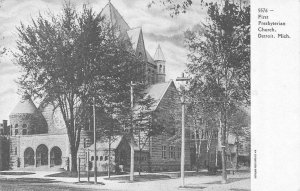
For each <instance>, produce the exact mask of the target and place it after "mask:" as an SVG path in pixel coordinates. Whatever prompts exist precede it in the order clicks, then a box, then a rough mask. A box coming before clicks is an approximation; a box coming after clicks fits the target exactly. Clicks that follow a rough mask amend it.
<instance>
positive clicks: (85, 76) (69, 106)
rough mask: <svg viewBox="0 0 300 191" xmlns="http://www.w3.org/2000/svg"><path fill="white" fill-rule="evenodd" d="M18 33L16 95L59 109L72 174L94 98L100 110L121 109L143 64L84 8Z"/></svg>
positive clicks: (65, 11)
mask: <svg viewBox="0 0 300 191" xmlns="http://www.w3.org/2000/svg"><path fill="white" fill-rule="evenodd" d="M17 30H18V35H19V38H18V41H17V46H18V52H16V53H15V57H16V64H17V65H18V66H20V68H21V69H22V71H23V74H22V76H21V77H20V78H19V85H20V91H21V92H23V93H24V92H27V93H29V94H30V95H31V96H33V97H34V98H39V99H42V100H43V103H44V104H45V105H47V104H55V107H56V108H58V109H60V111H61V113H62V115H63V119H64V122H65V125H66V128H67V132H68V137H69V141H70V146H71V155H72V168H71V170H72V171H76V169H77V168H76V166H77V165H76V154H77V150H78V146H79V140H80V132H81V129H82V128H83V127H84V126H85V125H86V124H87V123H88V119H89V118H90V116H91V109H90V108H91V105H92V104H93V98H95V104H96V106H97V108H101V109H100V110H101V111H102V112H106V111H108V110H110V111H112V112H114V111H120V110H122V109H123V108H122V105H126V104H127V105H128V103H129V101H128V100H130V99H129V97H130V94H129V87H130V81H141V79H142V76H141V72H139V68H140V67H141V66H143V64H144V63H143V61H141V60H138V59H137V58H136V57H135V55H134V53H133V52H131V51H130V49H128V41H127V40H126V39H123V38H121V37H119V36H117V35H116V34H117V29H116V28H115V27H114V26H111V25H110V24H109V23H107V22H106V21H105V20H104V18H103V17H101V16H100V15H99V14H96V13H94V12H93V10H92V9H90V8H87V7H86V6H85V5H84V6H83V9H82V12H78V11H76V10H75V9H74V8H72V7H70V5H68V4H66V5H65V6H64V7H63V9H62V13H61V14H60V15H54V14H52V13H50V14H48V15H46V16H42V15H39V17H37V18H36V19H32V23H31V25H28V26H25V25H24V24H23V23H21V26H20V27H18V28H17Z"/></svg>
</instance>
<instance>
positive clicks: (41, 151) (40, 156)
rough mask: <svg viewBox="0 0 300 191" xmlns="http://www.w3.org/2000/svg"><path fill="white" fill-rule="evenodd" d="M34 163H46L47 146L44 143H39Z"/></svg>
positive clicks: (41, 164)
mask: <svg viewBox="0 0 300 191" xmlns="http://www.w3.org/2000/svg"><path fill="white" fill-rule="evenodd" d="M36 165H37V166H43V165H48V148H47V146H46V145H44V144H42V145H39V146H38V147H37V149H36Z"/></svg>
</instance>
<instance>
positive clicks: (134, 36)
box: [127, 28, 141, 51]
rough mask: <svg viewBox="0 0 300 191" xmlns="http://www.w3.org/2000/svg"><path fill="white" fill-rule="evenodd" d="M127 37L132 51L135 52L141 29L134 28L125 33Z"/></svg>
mask: <svg viewBox="0 0 300 191" xmlns="http://www.w3.org/2000/svg"><path fill="white" fill-rule="evenodd" d="M127 34H128V37H129V39H130V41H131V45H132V49H133V50H134V51H136V48H137V44H138V42H139V37H140V34H141V28H134V29H130V30H128V31H127Z"/></svg>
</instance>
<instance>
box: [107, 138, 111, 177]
mask: <svg viewBox="0 0 300 191" xmlns="http://www.w3.org/2000/svg"><path fill="white" fill-rule="evenodd" d="M110 147H111V136H110V135H109V139H108V168H107V174H108V178H110Z"/></svg>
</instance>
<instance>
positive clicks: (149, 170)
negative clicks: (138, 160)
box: [147, 138, 152, 172]
mask: <svg viewBox="0 0 300 191" xmlns="http://www.w3.org/2000/svg"><path fill="white" fill-rule="evenodd" d="M150 146H151V145H150V138H149V154H148V160H147V161H148V172H151V171H152V169H151V161H150V159H151V153H150V152H151V147H150Z"/></svg>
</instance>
